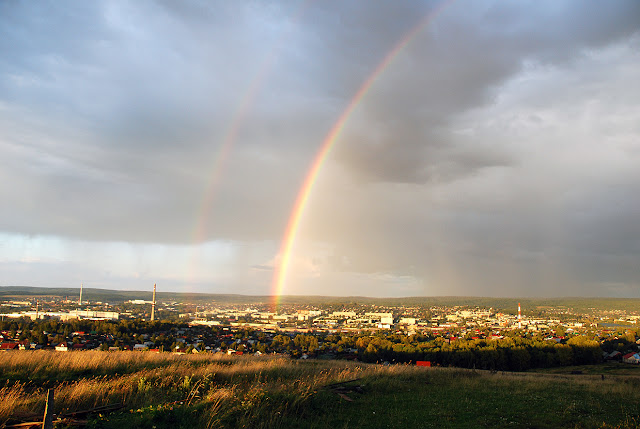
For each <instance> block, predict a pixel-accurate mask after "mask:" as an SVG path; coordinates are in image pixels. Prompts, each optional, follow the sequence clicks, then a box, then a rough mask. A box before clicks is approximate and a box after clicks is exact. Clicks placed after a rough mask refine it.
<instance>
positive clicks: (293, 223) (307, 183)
mask: <svg viewBox="0 0 640 429" xmlns="http://www.w3.org/2000/svg"><path fill="white" fill-rule="evenodd" d="M453 1H454V0H447V1H444V2H442V3H440V4H439V5H438V6H437V7H436V8H434V9H433V10H432V11H431V12H430V13H429V14H427V15H426V16H425V17H424V18H423V19H422V20H421V21H420V22H418V24H416V25H415V26H414V27H413V28H411V29H410V30H409V31H408V32H406V33H405V34H404V35H403V37H402V39H400V41H398V42H397V43H396V44H395V46H394V47H393V48H392V49H391V51H389V52H388V53H387V55H385V57H384V58H383V59H382V61H380V63H379V64H378V65H377V67H376V68H375V69H374V70H373V72H372V73H371V74H370V75H369V77H367V79H366V80H365V81H364V82H363V83H362V85H361V86H360V88H359V89H358V92H356V94H355V95H354V96H353V98H352V99H351V101H350V102H349V104H348V105H347V107H346V109H345V110H344V111H343V112H342V115H340V117H339V118H338V120H337V121H336V123H335V124H334V125H333V127H332V128H331V130H330V131H329V133H328V134H327V136H326V137H325V139H324V141H323V143H322V146H321V147H320V150H318V152H317V154H316V156H315V158H314V159H313V162H312V163H311V167H310V168H309V170H308V172H307V175H306V177H305V179H304V182H303V184H302V186H301V187H300V191H298V196H297V198H296V202H295V204H294V206H293V210H292V212H291V215H290V217H289V222H288V224H287V228H286V231H285V234H284V240H283V241H282V245H281V248H280V253H279V255H280V261H279V264H278V265H277V266H276V269H275V272H274V276H273V284H272V293H271V295H272V299H273V302H272V305H273V307H274V309H277V308H278V305H279V304H280V298H281V296H282V293H283V291H284V288H285V285H286V282H287V274H288V272H289V266H290V264H291V257H292V254H293V247H294V244H295V240H296V236H297V233H298V228H299V227H300V221H301V220H302V215H303V214H304V211H305V208H306V206H307V203H308V201H309V197H310V195H311V191H312V190H313V185H314V184H315V182H316V180H317V179H318V174H319V172H320V170H321V168H322V166H323V164H324V163H325V161H326V160H327V157H328V155H329V153H330V152H331V149H332V148H333V146H334V145H335V143H336V141H337V139H338V137H339V136H340V133H341V132H342V130H343V129H344V126H345V124H346V122H347V120H348V119H349V117H350V116H351V114H352V113H353V111H354V110H355V108H356V107H357V106H358V104H359V103H360V102H361V101H362V99H363V98H364V96H365V95H366V94H367V92H368V91H369V89H370V88H371V86H372V85H373V83H374V82H375V81H376V79H377V78H378V77H379V76H380V75H381V74H382V72H383V71H384V70H385V69H386V68H387V67H388V66H389V64H391V62H392V61H393V60H394V59H395V58H396V57H397V56H398V54H399V53H400V52H401V51H402V50H403V49H404V48H405V47H406V46H407V45H408V44H409V43H410V42H411V41H412V40H413V39H414V38H415V37H416V36H417V35H418V34H419V33H420V32H421V31H422V30H423V29H424V28H425V27H426V26H427V25H428V24H429V23H430V22H432V21H433V20H434V19H435V18H436V17H437V16H438V15H439V14H440V12H442V10H443V9H444V8H445V7H446V6H447V5H448V4H450V3H453Z"/></svg>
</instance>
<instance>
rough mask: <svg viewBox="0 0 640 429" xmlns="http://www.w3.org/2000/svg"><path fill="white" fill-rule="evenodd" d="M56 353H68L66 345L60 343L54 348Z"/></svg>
mask: <svg viewBox="0 0 640 429" xmlns="http://www.w3.org/2000/svg"><path fill="white" fill-rule="evenodd" d="M56 351H57V352H68V351H69V347H68V346H67V344H66V343H60V344H58V345H57V346H56Z"/></svg>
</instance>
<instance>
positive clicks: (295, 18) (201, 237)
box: [186, 0, 312, 282]
mask: <svg viewBox="0 0 640 429" xmlns="http://www.w3.org/2000/svg"><path fill="white" fill-rule="evenodd" d="M311 1H312V0H302V1H301V2H300V5H299V6H298V8H297V9H296V11H295V13H294V14H293V15H292V19H291V21H292V22H293V23H297V22H299V21H300V20H301V19H302V17H303V15H304V13H305V12H306V11H307V9H308V7H309V5H310V4H311ZM284 43H285V37H284V36H283V37H281V38H280V39H279V40H278V42H277V43H276V44H275V45H273V47H272V48H271V50H270V51H269V53H268V54H267V56H266V59H265V60H264V61H263V62H262V64H261V65H260V66H259V67H258V72H257V73H256V74H255V75H254V77H253V79H252V80H251V82H250V84H249V87H248V88H247V90H246V91H245V93H244V95H243V96H242V98H241V101H240V103H239V105H238V108H237V110H236V112H235V113H234V115H233V117H232V119H231V124H230V126H229V128H228V130H227V132H226V133H225V135H224V138H223V140H222V143H221V145H220V149H219V150H218V152H217V153H216V155H215V156H214V158H213V162H212V166H211V169H210V171H211V172H210V174H209V177H208V180H207V181H206V183H205V189H204V194H203V197H202V201H201V203H200V208H199V210H198V211H197V217H196V225H195V227H194V228H193V232H192V237H191V239H192V243H200V242H203V241H206V239H207V220H208V219H209V218H210V216H211V210H212V208H213V200H214V197H215V191H216V188H217V185H218V184H219V183H220V179H221V177H222V175H223V174H224V172H225V170H226V169H225V167H226V161H227V159H228V158H229V156H230V154H231V151H232V149H233V146H234V145H235V142H236V139H237V136H238V132H239V131H240V128H241V126H242V124H243V122H244V119H245V117H246V116H247V114H248V112H249V111H250V110H251V107H252V106H253V104H254V102H255V99H256V97H257V96H258V94H259V92H260V90H261V89H262V87H263V85H264V82H265V80H266V78H267V76H268V75H269V73H270V71H271V69H272V68H273V65H274V64H275V60H276V59H277V52H278V51H279V50H280V48H281V47H282V46H283V45H284ZM195 259H196V256H195V253H192V255H191V259H190V261H189V266H188V267H187V272H186V278H187V281H188V282H190V281H191V279H192V273H193V271H194V270H195V268H194V267H195V265H196V260H195Z"/></svg>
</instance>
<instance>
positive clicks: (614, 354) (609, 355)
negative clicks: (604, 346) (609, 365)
mask: <svg viewBox="0 0 640 429" xmlns="http://www.w3.org/2000/svg"><path fill="white" fill-rule="evenodd" d="M603 353H604V354H605V355H606V356H604V358H605V359H606V360H620V359H622V353H620V352H619V351H618V350H614V351H612V352H611V353H607V352H603Z"/></svg>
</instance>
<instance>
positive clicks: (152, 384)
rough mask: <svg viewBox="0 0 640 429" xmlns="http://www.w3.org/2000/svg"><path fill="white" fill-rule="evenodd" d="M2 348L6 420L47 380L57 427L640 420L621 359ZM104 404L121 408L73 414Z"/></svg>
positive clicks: (34, 413)
mask: <svg viewBox="0 0 640 429" xmlns="http://www.w3.org/2000/svg"><path fill="white" fill-rule="evenodd" d="M0 359H1V360H2V365H1V366H0V386H1V387H0V397H2V402H1V403H0V427H3V426H7V427H9V426H11V425H14V424H17V423H20V422H28V421H37V420H38V419H42V415H43V412H44V407H45V397H46V391H47V389H48V388H54V389H55V406H54V411H55V413H56V414H57V417H59V420H58V422H57V424H56V427H69V426H72V425H78V424H81V425H85V426H87V427H90V428H122V427H127V428H149V429H151V428H156V429H160V428H172V429H175V428H183V427H184V428H193V427H204V428H241V427H242V428H397V427H425V428H429V427H434V428H435V427H437V428H479V427H480V428H482V427H485V428H497V427H510V428H637V427H639V426H640V377H639V376H638V375H640V374H638V373H637V372H636V371H634V370H635V368H632V367H623V366H618V367H617V368H618V370H616V369H615V368H613V367H611V368H608V367H606V366H605V365H602V366H593V367H589V368H587V367H582V369H568V368H563V369H562V371H561V372H556V373H552V372H548V373H530V372H521V373H510V372H509V373H508V372H491V371H474V370H467V369H464V370H463V369H456V368H422V367H415V366H410V365H389V366H383V365H376V364H364V363H357V362H347V361H322V360H313V361H311V360H310V361H302V360H291V359H288V358H284V357H252V356H238V357H229V356H222V355H204V354H200V355H173V354H168V353H166V354H156V353H148V352H99V351H95V352H94V351H87V352H71V353H56V352H50V351H16V352H8V353H4V354H2V355H1V356H0ZM597 368H601V369H600V370H598V369H597ZM571 371H574V372H578V371H581V372H582V373H581V374H571V373H570V372H571ZM603 373H605V374H606V375H605V377H604V379H603V377H602V374H603ZM106 405H113V407H112V408H117V409H109V410H106V411H105V410H96V411H94V412H92V413H89V414H86V413H81V414H75V415H74V414H73V413H74V412H77V411H83V410H91V409H94V408H96V407H103V406H106Z"/></svg>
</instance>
